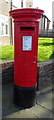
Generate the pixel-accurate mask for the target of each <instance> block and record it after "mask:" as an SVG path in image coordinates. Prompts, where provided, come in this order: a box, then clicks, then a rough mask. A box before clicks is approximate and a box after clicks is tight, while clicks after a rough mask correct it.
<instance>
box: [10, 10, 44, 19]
mask: <svg viewBox="0 0 54 120" xmlns="http://www.w3.org/2000/svg"><path fill="white" fill-rule="evenodd" d="M9 13H10V15H11V16H12V18H14V19H17V18H18V19H19V18H28V17H32V18H35V19H39V18H41V15H42V14H43V13H44V11H43V10H40V9H36V8H22V9H16V10H12V11H10V12H9Z"/></svg>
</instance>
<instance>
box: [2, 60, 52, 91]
mask: <svg viewBox="0 0 54 120" xmlns="http://www.w3.org/2000/svg"><path fill="white" fill-rule="evenodd" d="M0 65H1V67H2V84H6V83H11V82H13V81H14V60H9V61H3V62H0ZM0 74H1V71H0ZM53 78H54V59H53V60H49V61H46V62H40V63H38V79H37V90H40V89H43V88H46V87H47V86H48V85H49V84H52V79H53Z"/></svg>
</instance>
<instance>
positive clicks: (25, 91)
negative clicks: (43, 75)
mask: <svg viewBox="0 0 54 120" xmlns="http://www.w3.org/2000/svg"><path fill="white" fill-rule="evenodd" d="M35 98H36V86H33V87H19V86H16V85H14V103H15V104H16V105H17V106H19V107H23V108H29V107H32V106H34V105H35V101H36V99H35Z"/></svg>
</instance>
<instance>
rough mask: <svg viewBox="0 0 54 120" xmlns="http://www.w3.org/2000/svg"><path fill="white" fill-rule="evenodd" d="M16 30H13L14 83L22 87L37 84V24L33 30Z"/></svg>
mask: <svg viewBox="0 0 54 120" xmlns="http://www.w3.org/2000/svg"><path fill="white" fill-rule="evenodd" d="M17 31H19V28H18V30H17ZM17 31H15V32H16V38H15V40H16V41H15V70H14V71H15V72H14V73H15V74H14V76H15V79H14V83H15V84H16V85H18V86H22V87H30V86H35V85H36V84H37V82H36V81H37V47H38V24H37V25H36V27H35V30H34V31H32V30H30V31H28V28H27V30H26V31H25V30H23V31H20V32H17Z"/></svg>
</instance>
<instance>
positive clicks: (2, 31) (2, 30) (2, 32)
mask: <svg viewBox="0 0 54 120" xmlns="http://www.w3.org/2000/svg"><path fill="white" fill-rule="evenodd" d="M1 35H4V23H2V28H1Z"/></svg>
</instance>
